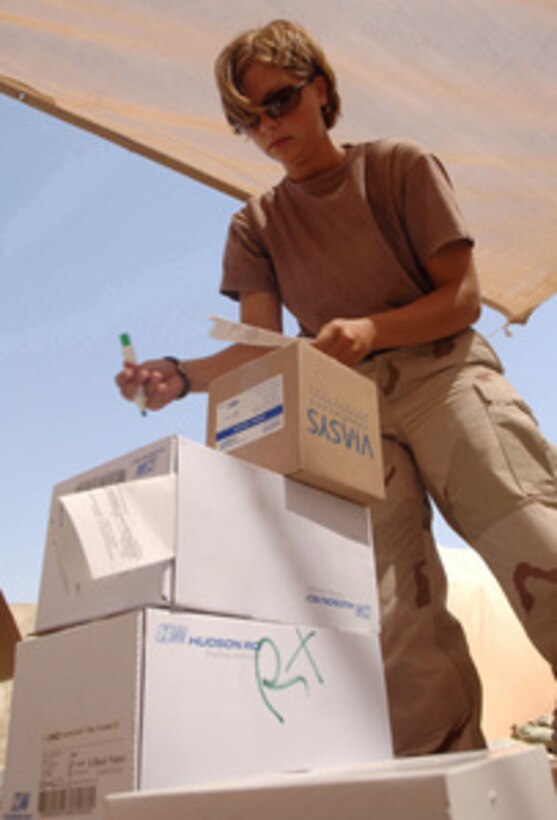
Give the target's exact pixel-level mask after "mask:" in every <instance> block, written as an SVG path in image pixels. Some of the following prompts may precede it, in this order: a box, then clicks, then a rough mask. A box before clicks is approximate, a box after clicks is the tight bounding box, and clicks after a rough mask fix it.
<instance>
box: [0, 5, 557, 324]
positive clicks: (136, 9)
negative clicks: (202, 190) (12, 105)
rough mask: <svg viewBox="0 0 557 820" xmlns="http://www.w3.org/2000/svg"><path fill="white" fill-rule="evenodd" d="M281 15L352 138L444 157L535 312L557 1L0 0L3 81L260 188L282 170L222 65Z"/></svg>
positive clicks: (226, 182)
mask: <svg viewBox="0 0 557 820" xmlns="http://www.w3.org/2000/svg"><path fill="white" fill-rule="evenodd" d="M276 17H287V18H290V19H294V20H296V21H298V22H300V23H301V24H302V25H305V26H307V28H308V29H309V30H310V32H312V33H313V34H314V35H315V36H316V37H317V38H318V39H319V40H320V41H321V43H322V45H323V46H324V48H325V50H326V52H327V54H328V55H329V58H330V60H331V62H332V64H333V66H334V67H335V69H336V72H337V75H338V80H339V87H340V92H341V97H342V100H343V116H342V119H341V121H340V123H339V125H338V126H337V127H336V129H335V134H336V138H337V139H338V140H340V141H343V142H356V141H359V140H372V139H376V138H380V137H394V138H398V137H401V138H408V139H412V140H415V141H417V142H420V143H422V144H423V145H424V146H426V147H427V148H428V149H431V150H432V151H434V153H436V154H437V155H439V156H440V157H441V158H442V160H443V161H444V163H445V165H446V166H447V168H448V170H449V173H450V175H451V177H452V179H453V182H454V184H455V188H456V191H457V195H458V199H459V201H460V203H461V206H462V209H463V211H464V213H465V215H466V217H467V220H468V222H469V223H470V226H471V228H472V231H473V233H474V235H475V237H476V239H477V256H478V261H479V267H480V275H481V280H482V287H483V294H484V301H485V302H486V303H487V304H489V305H491V306H492V307H495V308H496V309H498V310H499V311H501V312H502V313H503V314H504V315H505V316H506V317H507V319H508V320H509V321H513V322H524V321H526V319H527V318H528V316H529V314H530V313H531V312H532V310H533V309H535V307H536V306H537V305H539V304H541V303H542V302H544V301H545V300H546V299H548V298H549V297H551V296H552V295H553V294H554V293H555V292H556V291H557V231H556V230H555V221H556V215H557V150H556V149H557V49H556V48H555V42H556V38H557V6H556V5H555V3H554V0H467V2H466V3H463V2H462V0H412V2H411V3H409V2H407V0H346V1H345V2H344V3H338V2H336V1H335V0H322V2H320V3H310V2H306V3H300V2H292V0H250V2H249V3H248V2H243V0H240V2H236V3H226V2H225V1H224V0H187V2H186V0H0V91H2V92H4V93H6V94H9V95H11V96H14V97H16V98H18V99H20V100H21V101H22V102H25V103H27V104H30V105H34V106H36V107H38V108H40V109H42V110H44V111H46V112H48V113H50V114H53V115H55V116H58V117H61V118H64V119H66V120H68V121H70V122H72V123H74V124H76V125H78V126H80V127H84V128H87V129H89V130H92V131H94V132H96V133H98V134H99V135H101V136H103V137H106V138H108V139H111V140H114V141H116V142H118V143H120V144H122V145H124V146H126V147H128V148H131V149H132V150H135V151H138V152H140V153H142V154H144V155H146V156H148V157H150V158H152V159H154V160H156V161H158V162H161V163H164V164H165V165H167V166H169V167H172V168H175V169H176V170H178V171H180V172H183V173H185V174H188V175H189V176H191V177H193V178H194V179H197V180H199V181H200V182H202V183H205V184H208V185H212V186H214V187H215V188H217V189H219V190H221V191H225V192H227V193H229V194H231V195H232V196H236V197H238V198H239V199H245V198H247V197H248V196H249V195H251V194H254V193H257V192H259V191H261V190H262V189H264V188H265V187H267V186H269V185H270V184H273V183H274V182H275V181H277V180H278V178H279V176H280V168H279V167H277V166H275V165H274V164H272V163H270V161H268V160H267V159H266V158H265V157H264V156H263V155H261V154H259V153H258V152H257V151H256V150H255V149H254V148H253V147H252V146H250V145H249V144H248V143H247V142H246V141H245V140H244V139H243V138H241V137H234V136H233V135H231V133H230V129H229V128H228V126H227V125H226V123H225V121H224V118H223V116H222V112H221V109H220V104H219V100H218V97H217V93H216V90H215V87H214V81H213V62H214V58H215V56H216V55H217V53H218V52H219V51H220V49H221V48H222V47H223V46H224V45H225V44H226V43H227V42H228V41H229V40H230V39H231V37H232V36H234V35H235V34H237V33H238V32H239V31H241V30H244V29H245V28H249V27H251V26H253V25H258V24H260V23H265V22H267V21H268V20H270V19H273V18H276Z"/></svg>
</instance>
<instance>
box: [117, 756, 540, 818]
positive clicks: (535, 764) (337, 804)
mask: <svg viewBox="0 0 557 820" xmlns="http://www.w3.org/2000/svg"><path fill="white" fill-rule="evenodd" d="M107 813H108V820H184V818H202V817H203V818H209V817H210V818H211V820H261V818H264V819H265V820H284V818H290V819H291V820H309V818H319V820H406V818H408V820H449V818H450V820H554V818H555V800H554V794H553V787H552V783H551V778H550V775H549V766H548V761H547V755H546V754H545V751H544V750H543V749H540V748H525V747H509V748H507V749H502V750H500V751H492V752H486V753H474V752H468V753H462V754H459V755H438V756H435V757H423V758H413V759H407V760H397V761H392V762H390V763H385V764H383V763H380V764H376V765H375V766H369V767H367V768H366V769H360V770H357V769H356V770H353V771H350V770H348V769H346V770H344V771H329V772H310V773H307V774H306V773H304V774H300V775H281V776H274V777H265V778H258V779H251V780H247V781H240V782H238V783H228V784H225V783H221V784H218V785H213V786H210V787H208V788H203V787H200V788H192V789H176V790H167V791H159V792H157V791H153V792H147V793H141V794H122V795H118V794H116V795H112V796H110V797H109V798H108V800H107Z"/></svg>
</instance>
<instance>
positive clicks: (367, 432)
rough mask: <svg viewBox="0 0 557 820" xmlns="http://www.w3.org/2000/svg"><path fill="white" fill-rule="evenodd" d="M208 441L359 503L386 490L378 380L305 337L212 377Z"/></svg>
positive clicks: (224, 449)
mask: <svg viewBox="0 0 557 820" xmlns="http://www.w3.org/2000/svg"><path fill="white" fill-rule="evenodd" d="M207 443H208V444H209V446H211V447H215V448H216V449H218V450H220V451H221V452H227V453H231V454H232V455H235V456H238V458H242V459H245V460H246V461H251V462H253V463H255V464H259V465H261V466H262V467H267V468H268V469H270V470H275V471H276V472H278V473H281V474H282V475H287V476H290V477H291V478H294V479H296V480H297V481H302V482H305V483H307V484H311V485H312V486H314V487H319V488H321V489H323V490H327V491H329V492H331V493H335V494H337V495H340V496H343V497H345V498H349V499H351V500H352V501H355V502H357V503H360V504H369V502H370V501H373V500H374V499H377V498H383V497H384V484H383V464H382V457H381V436H380V431H379V420H378V406H377V390H376V387H375V385H374V384H373V382H371V381H370V380H369V379H366V378H365V377H364V376H362V375H361V374H359V373H356V372H355V371H354V370H351V369H350V368H349V367H345V366H344V365H342V364H340V363H339V362H337V361H335V360H334V359H331V358H330V357H329V356H325V355H324V354H323V353H321V352H320V351H318V350H315V348H313V347H311V346H310V345H308V344H307V343H304V342H294V343H292V344H290V345H288V346H286V347H283V348H281V349H279V350H275V351H273V352H272V353H269V354H268V355H266V356H262V357H261V358H259V359H256V360H255V361H252V362H249V363H248V364H245V365H243V366H242V367H239V368H237V369H236V370H232V371H230V372H229V373H226V374H224V375H223V376H220V377H219V378H218V379H215V380H214V381H213V382H212V383H211V385H210V386H209V405H208V423H207Z"/></svg>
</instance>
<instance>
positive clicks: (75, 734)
mask: <svg viewBox="0 0 557 820" xmlns="http://www.w3.org/2000/svg"><path fill="white" fill-rule="evenodd" d="M129 768H130V761H129V760H128V759H127V757H126V750H125V743H124V737H123V730H122V727H121V725H120V722H119V721H118V720H114V721H110V722H107V723H99V724H97V725H87V726H79V727H75V728H74V729H70V730H62V731H53V732H49V734H47V735H46V736H45V737H44V738H43V740H42V744H41V771H40V782H39V795H38V813H39V815H41V816H45V817H60V816H66V817H67V816H68V815H72V816H74V815H82V814H83V815H86V814H90V813H91V812H92V811H94V810H95V809H96V807H97V805H98V804H99V803H100V802H101V801H102V799H103V797H104V795H105V794H107V793H108V792H109V791H110V790H111V787H112V786H114V785H116V784H118V783H119V781H120V782H121V780H122V777H123V775H125V774H126V773H127V772H128V771H129Z"/></svg>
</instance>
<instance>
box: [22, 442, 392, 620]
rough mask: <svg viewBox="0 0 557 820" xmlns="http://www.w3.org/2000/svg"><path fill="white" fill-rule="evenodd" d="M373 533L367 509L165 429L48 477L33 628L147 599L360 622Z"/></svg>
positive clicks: (374, 611)
mask: <svg viewBox="0 0 557 820" xmlns="http://www.w3.org/2000/svg"><path fill="white" fill-rule="evenodd" d="M136 479H141V481H138V480H136ZM149 493H152V494H153V500H152V501H151V503H149V499H148V494H149ZM132 502H133V503H132ZM157 503H160V505H161V509H162V510H163V513H164V514H162V515H160V516H159V518H160V519H161V527H160V530H159V531H157V532H155V529H156V521H155V518H156V516H155V515H154V510H155V508H156V506H157ZM77 530H81V532H77ZM165 539H166V540H169V539H171V540H172V541H173V543H171V544H166V545H165V543H164V541H165ZM105 542H106V543H105ZM155 543H156V544H159V547H160V549H161V553H160V555H157V554H156V550H155V551H154V554H153V555H150V556H149V561H150V563H145V560H146V556H145V555H144V554H143V552H142V549H143V547H144V548H145V550H144V552H147V551H148V549H147V548H152V547H153V545H154V544H155ZM141 545H143V546H142V548H141V549H140V547H141ZM371 545H372V535H371V522H370V517H369V510H367V509H365V508H363V507H361V506H359V505H357V504H353V503H351V502H349V501H346V500H344V499H341V498H336V497H333V496H330V495H328V494H326V493H322V492H320V491H318V490H316V489H314V488H311V487H307V486H304V485H302V484H299V483H297V482H295V481H291V480H290V479H287V478H284V477H283V476H279V475H276V474H275V473H273V472H271V471H269V470H265V469H263V468H261V467H257V466H255V465H253V464H248V463H246V462H242V461H240V460H239V459H233V458H228V457H227V456H226V455H224V454H222V453H218V452H217V451H215V450H212V449H210V448H208V447H203V446H201V445H199V444H193V443H192V442H189V441H186V440H184V439H179V438H177V437H171V438H168V439H165V440H163V441H159V442H155V443H154V444H152V445H150V446H148V447H144V448H141V449H140V450H137V451H134V452H132V453H130V454H128V455H126V456H123V457H122V458H119V459H116V460H114V461H111V462H109V463H108V464H104V465H101V466H100V467H97V468H96V469H94V470H91V471H89V472H87V473H85V474H83V475H80V476H77V477H75V478H73V479H70V480H68V481H65V482H63V483H62V484H60V485H57V487H55V489H54V493H53V500H52V506H51V513H50V519H49V527H48V536H47V544H46V552H45V558H44V565H43V573H42V579H41V586H40V592H39V602H38V612H37V631H38V632H40V633H44V632H47V631H49V630H52V629H56V628H60V627H63V626H67V625H70V624H75V623H78V622H83V621H87V620H90V619H92V618H97V617H101V616H104V615H108V614H114V613H117V612H123V611H126V610H129V609H133V608H136V607H139V606H148V605H158V606H165V607H169V606H170V607H172V608H178V609H188V610H197V611H204V612H214V613H219V614H230V615H235V616H238V617H245V618H255V619H257V620H270V621H277V622H284V623H307V624H313V625H316V626H327V627H332V628H338V629H345V630H350V631H357V632H366V633H369V632H372V631H376V630H378V629H379V614H378V607H377V595H376V584H375V569H374V559H373V550H372V546H371ZM169 556H170V557H169ZM124 569H125V571H124Z"/></svg>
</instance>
